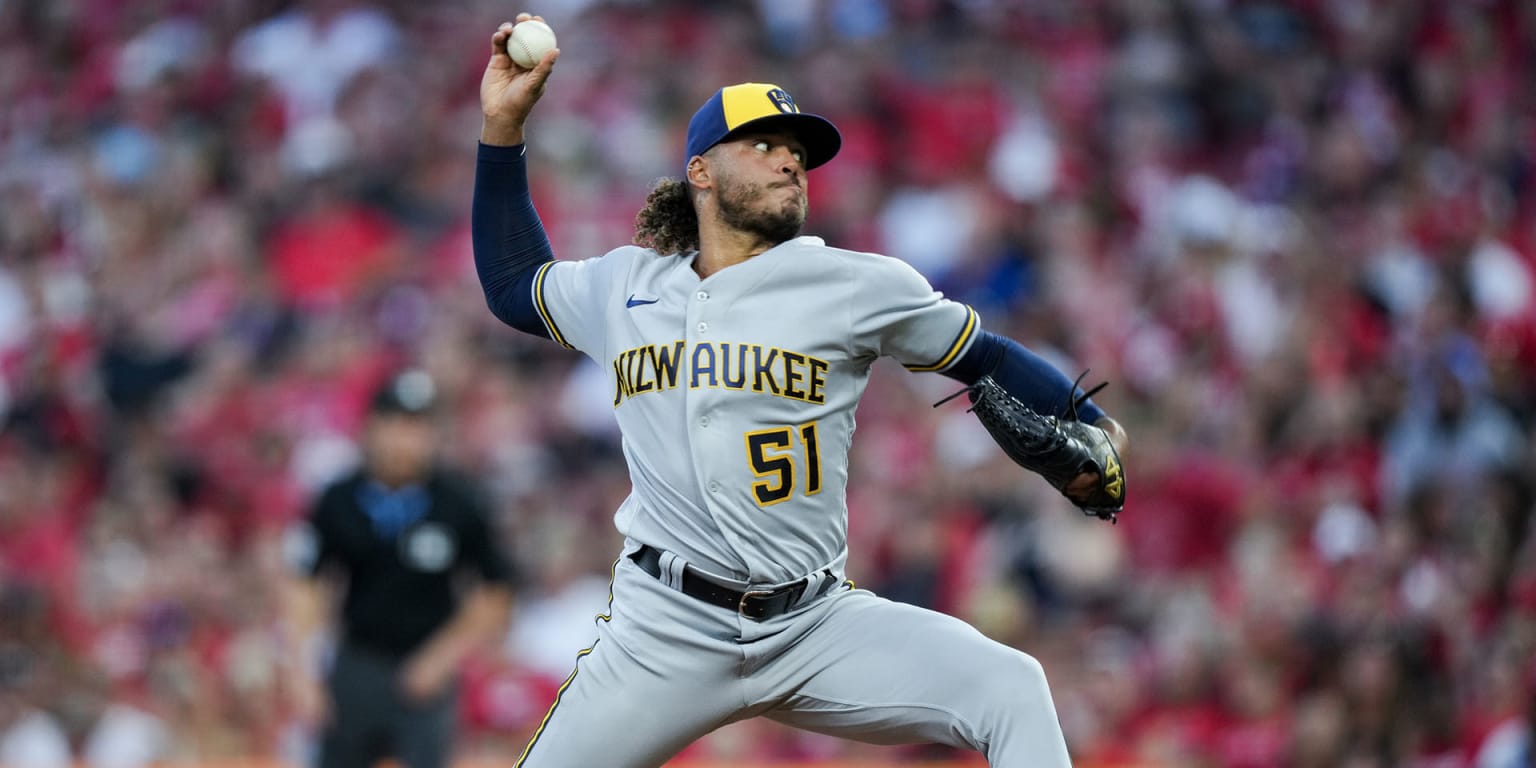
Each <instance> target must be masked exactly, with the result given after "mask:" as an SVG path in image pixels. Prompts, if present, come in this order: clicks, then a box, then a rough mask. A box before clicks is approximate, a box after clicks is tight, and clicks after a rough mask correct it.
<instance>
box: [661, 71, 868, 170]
mask: <svg viewBox="0 0 1536 768" xmlns="http://www.w3.org/2000/svg"><path fill="white" fill-rule="evenodd" d="M747 128H755V129H759V130H772V131H784V132H786V133H789V134H792V135H793V136H794V137H795V139H796V140H798V141H799V142H800V143H801V144H802V145H803V146H804V147H805V168H806V170H810V169H812V168H815V167H816V166H818V165H821V164H823V163H825V162H827V161H828V160H831V159H832V157H833V156H834V155H836V154H837V150H838V149H840V148H841V147H842V145H843V137H842V134H840V133H838V130H837V126H835V125H833V124H832V121H830V120H828V119H826V118H825V117H822V116H820V115H812V114H809V113H806V112H801V111H800V107H799V106H797V105H796V104H795V100H794V99H793V98H792V97H791V96H790V95H789V92H788V91H785V90H784V89H783V88H780V87H779V86H777V85H774V84H773V83H741V84H739V85H728V86H726V87H724V88H721V89H720V90H718V91H716V92H715V95H714V96H711V97H710V98H709V101H706V102H704V106H702V107H699V111H697V112H695V113H694V114H693V119H692V120H689V121H688V156H687V157H685V158H683V163H684V165H687V162H688V161H689V160H692V159H693V157H694V156H695V155H702V154H704V153H705V152H706V151H708V150H709V148H710V147H713V146H714V145H716V144H719V143H720V142H722V141H725V140H726V139H728V138H730V137H731V135H732V134H734V133H737V132H738V131H743V130H745V129H747Z"/></svg>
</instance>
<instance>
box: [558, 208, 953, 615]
mask: <svg viewBox="0 0 1536 768" xmlns="http://www.w3.org/2000/svg"><path fill="white" fill-rule="evenodd" d="M534 291H535V301H536V302H537V304H538V307H539V309H540V311H541V313H543V316H544V318H545V321H546V323H547V324H548V326H549V330H550V334H551V336H552V337H553V338H555V339H556V340H557V341H560V342H561V343H563V344H565V345H567V346H570V347H573V348H575V349H578V350H581V351H582V352H584V353H586V354H587V355H588V356H590V357H592V358H593V359H594V360H596V361H597V362H598V363H599V364H600V365H603V366H604V367H605V368H606V369H607V370H608V371H609V372H610V375H611V377H612V380H613V405H614V407H615V409H616V414H617V417H618V421H619V427H620V430H621V431H622V433H623V440H624V454H625V458H626V459H627V460H628V462H629V467H630V476H631V479H632V480H633V483H634V488H633V493H632V494H631V495H630V497H629V498H628V500H627V501H625V503H624V505H623V506H622V507H620V509H619V511H618V514H617V515H616V523H617V525H618V527H619V530H620V532H622V533H624V534H625V535H627V536H629V537H631V538H634V539H636V540H638V541H641V542H644V543H646V544H650V545H652V546H654V547H657V548H659V549H665V550H668V551H672V552H676V553H678V554H680V555H682V556H683V557H685V558H687V560H688V561H689V562H692V563H693V564H695V565H697V566H699V567H702V568H705V569H707V570H711V571H714V572H716V573H720V574H723V575H729V576H732V577H734V578H737V579H741V580H744V581H752V582H760V583H770V584H771V583H778V582H785V581H789V580H791V579H796V578H799V577H801V576H803V575H805V574H807V573H810V572H813V571H816V570H819V569H822V568H826V567H829V566H830V567H831V568H832V569H833V570H834V571H838V572H840V571H841V570H842V568H841V566H842V563H843V561H844V560H845V559H846V557H847V508H846V504H845V488H846V485H847V481H848V449H849V446H850V443H851V441H852V438H853V429H854V409H855V407H856V406H857V404H858V401H859V397H860V396H862V395H863V393H864V387H865V385H866V383H867V382H868V377H869V369H870V364H871V363H872V362H874V360H875V358H877V357H879V356H881V355H889V356H891V357H894V358H895V359H896V360H898V361H900V362H902V363H903V364H905V365H906V366H907V367H908V368H910V369H912V370H939V369H941V368H943V367H945V366H947V365H949V364H950V363H951V362H952V361H954V360H955V359H956V358H957V357H958V356H959V355H960V354H961V353H963V352H964V351H965V348H966V347H967V345H968V344H969V343H970V341H971V339H972V337H973V335H974V332H975V330H976V327H977V318H976V313H975V312H974V311H972V310H971V309H970V308H969V307H967V306H965V305H964V304H959V303H956V302H953V301H949V300H947V299H945V298H943V297H942V296H941V295H940V294H939V293H937V292H936V291H934V290H933V288H932V287H931V286H930V285H929V284H928V281H927V280H925V279H924V278H923V277H922V276H921V275H919V274H918V273H917V272H916V271H915V270H913V269H912V268H911V267H910V266H908V265H907V264H906V263H905V262H902V261H898V260H896V259H893V258H890V257H886V256H879V255H875V254H868V253H856V252H853V251H846V250H841V249H837V248H830V247H827V246H826V245H825V244H823V243H822V241H821V240H820V239H819V238H815V237H800V238H796V239H794V240H791V241H789V242H786V243H783V244H781V245H779V246H778V247H775V248H773V249H770V250H769V251H767V252H765V253H763V254H761V255H759V256H756V257H753V258H751V259H748V260H747V261H746V262H744V263H742V264H738V265H735V266H732V267H730V268H728V269H725V270H722V271H720V272H718V273H716V274H714V275H711V276H710V277H708V278H705V279H702V280H701V279H700V278H699V276H698V275H697V274H696V273H695V272H694V271H693V261H692V258H689V257H679V256H659V255H657V254H656V253H655V252H654V251H650V250H646V249H643V248H638V247H633V246H631V247H625V248H620V249H618V250H615V251H613V252H611V253H609V254H608V255H606V256H604V257H603V258H599V259H590V260H586V261H579V262H551V263H549V264H547V265H545V267H544V268H543V271H542V272H541V273H540V274H539V276H538V277H537V278H536V280H535V288H534Z"/></svg>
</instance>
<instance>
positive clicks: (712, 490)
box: [709, 483, 720, 493]
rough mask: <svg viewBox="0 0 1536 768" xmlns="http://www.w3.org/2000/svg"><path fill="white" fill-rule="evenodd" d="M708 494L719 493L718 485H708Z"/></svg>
mask: <svg viewBox="0 0 1536 768" xmlns="http://www.w3.org/2000/svg"><path fill="white" fill-rule="evenodd" d="M709 492H710V493H719V492H720V484H719V483H710V484H709Z"/></svg>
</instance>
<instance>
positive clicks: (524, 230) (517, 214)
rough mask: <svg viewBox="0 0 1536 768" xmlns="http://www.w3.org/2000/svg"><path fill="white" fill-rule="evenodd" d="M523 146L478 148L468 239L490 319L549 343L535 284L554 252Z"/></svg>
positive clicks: (482, 146)
mask: <svg viewBox="0 0 1536 768" xmlns="http://www.w3.org/2000/svg"><path fill="white" fill-rule="evenodd" d="M525 146H526V145H523V144H519V145H517V146H515V147H494V146H490V145H488V144H481V145H480V150H479V155H478V157H477V159H476V162H475V198H474V203H473V206H472V207H471V209H470V217H469V230H470V240H471V241H472V243H473V244H474V251H475V272H476V274H478V275H479V276H480V287H481V288H482V289H483V290H484V291H485V303H486V304H487V305H488V306H489V307H490V308H491V314H493V315H495V316H496V317H497V318H498V319H500V320H501V321H502V322H503V323H506V324H507V325H510V326H512V327H513V328H516V329H518V330H520V331H523V332H525V333H531V334H533V335H535V336H543V337H544V338H546V339H547V338H549V337H550V336H549V329H548V328H546V327H545V325H544V320H543V318H542V317H540V316H539V311H538V309H537V307H535V306H534V301H533V279H534V277H535V276H536V275H537V274H538V271H539V267H540V266H542V265H543V264H545V263H546V262H549V261H553V260H554V258H555V251H554V249H553V248H552V247H550V244H549V235H548V234H546V233H545V232H544V224H543V223H542V222H540V221H539V214H538V211H535V210H534V208H533V195H532V193H531V192H530V191H529V189H528V161H527V158H526V157H525V155H524V151H523V150H524V149H525Z"/></svg>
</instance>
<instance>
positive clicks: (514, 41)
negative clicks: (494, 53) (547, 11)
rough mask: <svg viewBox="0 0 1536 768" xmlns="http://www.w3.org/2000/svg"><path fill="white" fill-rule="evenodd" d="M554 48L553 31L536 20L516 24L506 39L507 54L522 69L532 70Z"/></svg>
mask: <svg viewBox="0 0 1536 768" xmlns="http://www.w3.org/2000/svg"><path fill="white" fill-rule="evenodd" d="M554 48H555V31H554V30H553V29H550V28H549V25H548V24H545V23H544V22H542V21H539V20H538V19H529V20H527V21H520V22H518V23H517V25H516V26H514V27H512V36H511V37H508V38H507V53H509V54H511V55H512V61H514V62H517V65H518V66H519V67H522V68H523V69H533V68H534V66H535V65H537V64H538V63H539V62H540V61H542V60H543V59H544V54H546V53H549V52H550V51H552V50H554Z"/></svg>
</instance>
